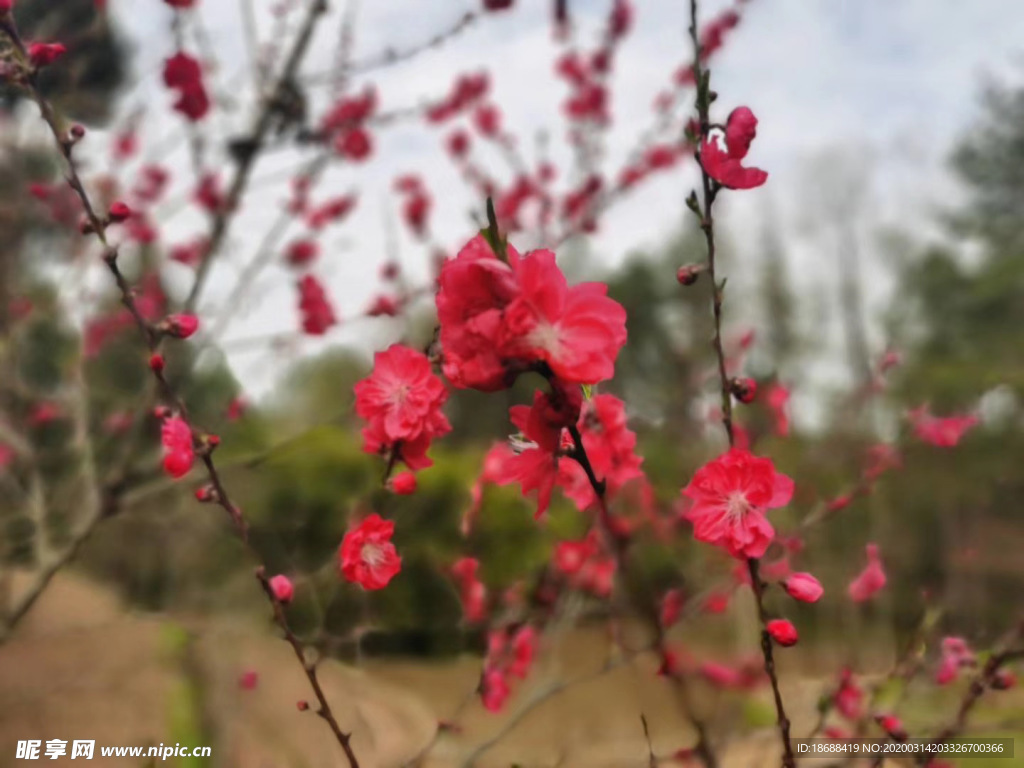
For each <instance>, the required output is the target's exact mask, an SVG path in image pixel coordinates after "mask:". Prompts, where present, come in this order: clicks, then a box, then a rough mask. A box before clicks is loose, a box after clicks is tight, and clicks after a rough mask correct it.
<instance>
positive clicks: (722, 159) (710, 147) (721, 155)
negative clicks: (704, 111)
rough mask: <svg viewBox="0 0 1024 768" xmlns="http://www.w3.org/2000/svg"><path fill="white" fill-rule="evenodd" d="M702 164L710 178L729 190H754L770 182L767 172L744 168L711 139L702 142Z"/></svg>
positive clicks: (737, 159) (736, 159) (735, 158)
mask: <svg viewBox="0 0 1024 768" xmlns="http://www.w3.org/2000/svg"><path fill="white" fill-rule="evenodd" d="M700 164H701V167H703V168H704V172H705V173H707V175H708V176H710V177H711V178H713V179H714V180H715V181H717V182H718V183H719V184H721V185H722V186H723V187H728V188H729V189H754V188H755V187H760V186H761V185H762V184H764V183H765V181H767V180H768V173H767V171H762V170H761V169H760V168H746V167H744V166H743V164H742V163H741V162H740V159H739V158H737V157H734V156H733V155H732V154H730V153H729V152H728V151H726V150H723V149H722V148H721V146H720V145H719V143H718V141H717V140H715V139H714V138H711V137H707V138H705V139H704V140H703V141H702V142H701V145H700Z"/></svg>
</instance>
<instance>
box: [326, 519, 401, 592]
mask: <svg viewBox="0 0 1024 768" xmlns="http://www.w3.org/2000/svg"><path fill="white" fill-rule="evenodd" d="M394 532H395V524H394V523H393V522H391V521H390V520H384V519H382V518H381V516H380V515H378V514H376V513H374V514H372V515H370V516H369V517H367V518H365V519H363V521H362V522H360V523H359V525H358V526H356V527H355V528H352V529H350V530H349V532H348V533H346V534H345V538H344V539H342V542H341V547H339V548H338V563H339V565H340V567H341V575H342V576H344V577H345V579H346V580H348V581H354V582H356V583H357V584H359V585H361V586H362V587H363V589H368V590H372V589H383V588H384V587H386V586H387V585H388V582H390V581H391V579H393V578H394V577H395V576H396V575H398V572H399V571H401V570H402V558H401V557H399V556H398V552H397V551H396V550H395V545H394V544H392V543H391V536H392V535H393V534H394Z"/></svg>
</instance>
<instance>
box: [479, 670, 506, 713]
mask: <svg viewBox="0 0 1024 768" xmlns="http://www.w3.org/2000/svg"><path fill="white" fill-rule="evenodd" d="M508 693H509V691H508V681H507V680H506V679H505V672H504V670H502V669H499V668H497V667H489V668H488V669H486V670H485V671H484V676H483V680H481V682H480V698H481V700H482V701H483V704H484V707H485V708H486V709H487V711H488V712H500V711H501V708H502V707H503V706H505V699H507V698H508Z"/></svg>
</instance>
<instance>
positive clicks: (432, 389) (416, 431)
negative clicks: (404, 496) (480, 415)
mask: <svg viewBox="0 0 1024 768" xmlns="http://www.w3.org/2000/svg"><path fill="white" fill-rule="evenodd" d="M355 395H356V413H358V414H359V416H360V417H362V418H363V419H365V420H366V421H367V422H368V424H367V426H366V427H365V428H364V429H363V450H364V451H366V452H367V453H392V452H394V453H393V454H392V455H394V456H395V457H397V459H398V460H401V461H404V462H405V463H406V465H408V466H409V468H410V469H422V468H423V467H427V466H430V464H431V461H430V459H428V458H427V457H426V452H427V448H428V447H429V445H430V441H431V440H432V439H433V438H435V437H441V436H442V435H445V434H447V433H448V432H450V431H451V425H450V424H449V423H448V419H447V417H445V415H444V413H442V411H441V408H442V406H443V405H444V403H445V401H446V400H447V399H448V390H446V389H445V387H444V384H443V383H442V381H441V379H439V378H438V377H437V376H435V375H434V372H433V371H432V370H431V367H430V361H429V360H428V359H427V356H426V355H424V354H423V353H422V352H419V351H417V350H415V349H411V348H410V347H406V346H403V345H401V344H392V345H391V346H390V347H388V348H387V349H386V350H385V351H383V352H378V353H377V354H376V355H374V358H373V373H372V374H370V376H368V377H367V378H365V379H363V380H362V381H360V382H358V383H357V384H356V386H355Z"/></svg>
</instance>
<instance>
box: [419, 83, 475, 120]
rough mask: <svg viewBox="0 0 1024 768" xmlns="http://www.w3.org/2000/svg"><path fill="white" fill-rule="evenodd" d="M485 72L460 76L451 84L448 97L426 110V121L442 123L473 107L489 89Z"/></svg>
mask: <svg viewBox="0 0 1024 768" xmlns="http://www.w3.org/2000/svg"><path fill="white" fill-rule="evenodd" d="M490 85H491V80H490V77H489V76H488V75H487V73H486V72H479V73H474V74H470V75H460V76H459V77H458V78H457V79H456V80H455V82H454V83H453V84H452V88H451V90H450V91H449V93H448V95H447V96H445V97H444V98H443V99H441V100H440V101H438V102H437V103H436V104H434V105H433V106H431V107H430V108H429V109H428V110H427V115H426V116H427V121H428V122H431V123H444V122H447V121H448V120H451V119H452V118H453V117H455V116H457V115H459V114H460V113H462V112H465V111H466V110H468V109H470V108H471V107H473V106H475V105H476V104H477V103H478V102H479V101H480V100H481V99H483V98H484V96H486V95H487V91H488V89H489V88H490Z"/></svg>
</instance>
